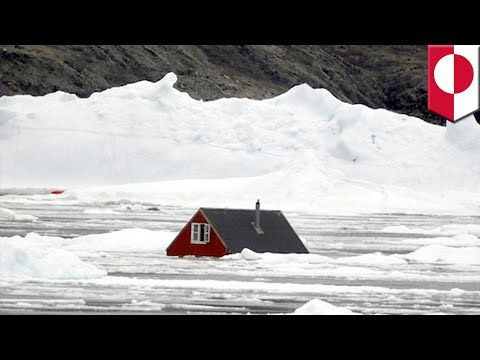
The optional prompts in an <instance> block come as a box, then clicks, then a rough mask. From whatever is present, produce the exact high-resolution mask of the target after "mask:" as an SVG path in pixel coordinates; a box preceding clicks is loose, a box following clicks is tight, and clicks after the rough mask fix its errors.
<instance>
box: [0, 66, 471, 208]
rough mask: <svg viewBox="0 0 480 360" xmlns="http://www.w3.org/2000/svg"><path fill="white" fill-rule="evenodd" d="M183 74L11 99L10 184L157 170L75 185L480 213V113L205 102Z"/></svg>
mask: <svg viewBox="0 0 480 360" xmlns="http://www.w3.org/2000/svg"><path fill="white" fill-rule="evenodd" d="M175 82H176V76H175V75H174V74H172V73H170V74H167V75H166V76H165V77H164V78H163V79H162V80H160V81H158V82H156V83H151V82H147V81H141V82H138V83H134V84H130V85H126V86H123V87H119V88H114V89H110V90H106V91H103V92H100V93H95V94H93V95H91V96H90V97H89V98H87V99H80V98H78V97H76V96H75V95H70V94H66V93H62V92H56V93H53V94H49V95H46V96H41V97H32V96H3V97H0V174H2V175H1V182H2V185H3V186H10V187H13V186H15V187H27V186H33V187H35V186H36V187H39V186H47V187H52V186H55V187H58V186H62V188H64V187H65V186H67V187H68V190H67V191H70V188H71V187H72V186H86V185H88V186H90V185H112V184H128V183H145V182H154V183H151V184H145V185H143V184H142V185H141V186H140V187H138V188H135V187H124V188H121V187H118V188H115V189H111V190H108V189H107V190H105V191H101V190H99V189H97V190H96V192H95V193H94V194H89V193H88V191H87V192H85V191H80V190H79V191H77V192H76V193H75V196H77V197H79V198H83V197H87V198H88V197H89V196H90V195H92V196H93V195H94V196H95V197H96V200H97V201H101V199H102V198H104V197H105V198H115V199H122V198H124V197H125V198H127V197H131V198H135V197H136V199H142V198H143V199H147V198H148V196H151V197H152V198H154V199H159V200H161V201H163V200H164V199H165V203H175V202H176V201H177V200H178V202H179V203H181V204H183V203H189V202H192V199H193V202H195V204H192V205H191V206H194V205H195V206H196V205H197V203H200V202H201V203H202V204H201V205H202V206H213V205H216V204H214V202H218V204H221V205H222V206H225V204H232V205H234V206H237V205H239V204H241V205H242V206H245V205H246V204H247V203H246V199H247V198H248V204H250V203H251V202H252V199H256V198H258V197H261V198H262V199H266V200H268V203H269V204H272V206H274V205H275V206H279V205H281V206H282V208H284V209H285V208H287V207H288V208H290V207H292V206H295V207H296V208H298V209H300V208H303V209H309V210H321V211H329V209H334V210H337V211H352V212H358V211H363V212H372V211H377V212H378V211H402V212H412V211H414V212H416V211H422V210H425V211H430V212H436V213H438V212H440V211H443V212H450V213H452V212H457V213H462V212H463V213H468V212H470V213H472V212H477V211H478V207H477V204H478V203H480V191H479V190H480V189H479V184H480V165H479V164H480V161H479V160H480V151H476V150H478V149H479V148H480V141H479V140H480V126H478V125H477V124H476V122H475V119H474V118H473V116H470V117H468V118H467V119H464V120H462V121H461V122H459V123H455V124H451V123H448V124H447V125H448V126H447V127H446V128H445V127H440V126H435V125H431V124H428V123H426V122H424V121H422V120H420V119H417V118H413V117H409V116H405V115H401V114H396V113H393V112H389V111H386V110H381V109H379V110H373V109H370V108H368V107H366V106H362V105H350V104H346V103H342V102H341V101H339V100H338V99H336V98H335V97H333V96H332V95H331V94H330V93H329V92H328V91H326V90H324V89H312V88H310V87H309V86H308V85H300V86H296V87H294V88H292V89H290V90H289V91H288V92H286V93H285V94H282V95H280V96H278V97H275V98H273V99H268V100H263V101H257V100H249V99H237V98H229V99H221V100H217V101H210V102H204V101H197V100H194V99H192V98H191V97H190V96H189V95H188V94H186V93H182V92H180V91H178V90H176V89H174V88H173V84H174V83H175ZM125 149H128V151H125ZM212 159H215V161H212ZM452 169H453V170H452ZM188 179H204V180H202V181H194V180H188ZM165 180H181V181H179V182H176V181H167V182H164V181H165ZM144 186H145V187H147V188H148V192H143V190H142V187H144ZM197 186H198V190H196V189H195V188H196V187H197ZM131 192H133V193H131ZM197 195H198V196H197ZM148 199H149V198H148ZM213 199H214V200H213ZM253 201H254V200H253ZM232 202H236V203H235V204H233V203H232ZM289 204H290V205H289Z"/></svg>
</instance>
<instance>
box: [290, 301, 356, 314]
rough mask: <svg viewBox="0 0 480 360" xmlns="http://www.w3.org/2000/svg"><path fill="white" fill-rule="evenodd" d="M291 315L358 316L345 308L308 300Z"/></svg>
mask: <svg viewBox="0 0 480 360" xmlns="http://www.w3.org/2000/svg"><path fill="white" fill-rule="evenodd" d="M293 315H358V314H356V313H354V312H352V311H350V310H348V309H346V308H342V307H338V306H335V305H332V304H330V303H328V302H326V301H322V300H319V299H313V300H310V301H309V302H308V303H306V304H305V305H303V306H301V307H299V308H298V309H296V310H295V311H294V312H293Z"/></svg>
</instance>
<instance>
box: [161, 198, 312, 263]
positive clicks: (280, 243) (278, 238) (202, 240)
mask: <svg viewBox="0 0 480 360" xmlns="http://www.w3.org/2000/svg"><path fill="white" fill-rule="evenodd" d="M245 248H248V249H250V250H253V251H255V252H260V253H262V252H272V253H308V250H307V248H306V247H305V245H304V244H303V243H302V241H301V240H300V238H299V237H298V235H297V234H296V233H295V230H293V228H292V226H291V225H290V224H289V222H288V221H287V219H286V218H285V216H284V215H283V213H282V212H281V211H279V210H260V202H259V201H257V204H256V207H255V210H244V209H214V208H200V209H198V211H197V212H196V213H195V215H194V216H193V217H192V218H191V219H190V221H189V222H188V223H187V224H186V225H185V227H184V228H183V229H182V230H181V231H180V233H179V234H178V235H177V237H176V238H175V239H174V240H173V242H172V243H171V244H170V245H169V246H168V248H167V255H170V256H185V255H195V256H217V257H220V256H223V255H227V254H232V253H237V252H240V251H242V250H243V249H245Z"/></svg>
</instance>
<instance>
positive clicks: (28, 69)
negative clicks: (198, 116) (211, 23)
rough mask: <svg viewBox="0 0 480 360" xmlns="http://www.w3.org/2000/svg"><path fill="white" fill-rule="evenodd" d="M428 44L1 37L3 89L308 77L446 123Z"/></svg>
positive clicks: (219, 87)
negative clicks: (23, 41)
mask: <svg viewBox="0 0 480 360" xmlns="http://www.w3.org/2000/svg"><path fill="white" fill-rule="evenodd" d="M426 50H427V49H426V46H424V45H398V46H397V45H384V46H380V45H375V46H373V45H371V46H359V45H325V46H323V45H104V46H98V45H95V46H93V45H92V46H90V45H65V46H60V45H52V46H46V45H3V46H2V45H0V74H1V77H0V96H1V95H15V94H31V95H44V94H46V93H50V92H54V91H57V90H62V91H66V92H69V93H75V94H77V95H78V96H81V97H87V96H89V95H90V94H91V93H92V92H96V91H101V90H103V89H106V88H110V87H114V86H119V85H124V84H127V83H131V82H135V81H139V80H150V81H157V80H159V79H161V78H162V77H163V76H164V75H165V74H166V73H167V72H170V71H173V72H175V73H176V74H177V75H178V79H179V80H178V82H177V84H176V87H177V88H178V89H180V90H182V91H187V92H188V93H189V94H190V95H191V96H193V97H195V98H198V99H204V100H212V99H217V98H221V97H232V96H235V97H248V98H253V99H264V98H268V97H272V96H275V95H278V94H280V93H282V92H284V91H286V90H287V89H289V88H290V87H292V86H294V85H297V84H301V83H308V84H309V85H310V86H312V87H323V88H326V89H328V90H329V91H331V92H332V93H333V94H334V95H335V96H336V97H338V98H339V99H341V100H343V101H347V102H350V103H361V104H365V105H368V106H370V107H373V108H386V109H390V110H393V111H397V112H401V113H406V114H409V115H413V116H417V117H420V118H422V119H424V120H426V121H429V122H432V123H436V124H444V123H445V121H444V120H443V119H441V118H440V117H438V116H435V115H433V114H431V113H429V112H428V110H427V51H426Z"/></svg>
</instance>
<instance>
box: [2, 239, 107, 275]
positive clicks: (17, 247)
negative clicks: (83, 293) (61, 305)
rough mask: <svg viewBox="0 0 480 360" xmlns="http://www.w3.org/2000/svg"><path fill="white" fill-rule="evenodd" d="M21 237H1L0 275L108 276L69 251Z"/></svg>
mask: <svg viewBox="0 0 480 360" xmlns="http://www.w3.org/2000/svg"><path fill="white" fill-rule="evenodd" d="M18 238H19V237H18V236H17V237H14V238H0V278H21V279H25V278H46V279H88V278H96V277H101V276H105V275H107V272H106V271H105V270H102V269H99V268H97V267H95V266H93V265H91V264H88V263H86V262H84V261H82V260H81V259H80V258H79V257H78V256H76V255H75V254H73V253H71V252H69V251H66V250H62V249H60V248H55V247H53V246H45V244H42V245H39V244H38V243H36V242H35V241H28V240H27V239H26V238H25V239H23V241H22V239H18ZM17 240H18V241H17Z"/></svg>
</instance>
